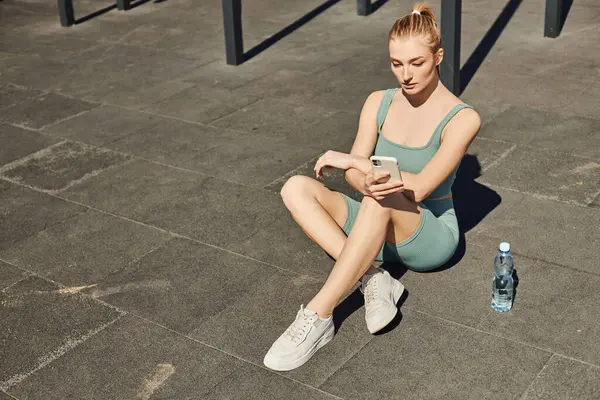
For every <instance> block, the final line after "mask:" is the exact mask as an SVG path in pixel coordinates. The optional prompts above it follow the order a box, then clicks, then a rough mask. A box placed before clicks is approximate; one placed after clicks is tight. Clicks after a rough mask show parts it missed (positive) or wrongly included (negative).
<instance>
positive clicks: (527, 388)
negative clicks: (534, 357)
mask: <svg viewBox="0 0 600 400" xmlns="http://www.w3.org/2000/svg"><path fill="white" fill-rule="evenodd" d="M555 354H556V353H552V354H551V355H550V357H548V359H547V360H546V362H545V363H544V365H542V368H540V370H539V371H538V373H537V374H536V375H535V377H534V378H533V379H532V380H531V382H530V383H529V385H528V386H527V387H526V388H525V390H524V391H523V394H522V395H521V396H520V397H519V400H523V399H524V398H525V395H527V392H528V391H529V389H531V387H532V386H533V384H534V383H535V381H537V379H538V378H539V377H540V376H541V375H542V373H543V372H544V371H545V370H546V368H547V367H548V363H549V362H550V360H552V357H554V355H555Z"/></svg>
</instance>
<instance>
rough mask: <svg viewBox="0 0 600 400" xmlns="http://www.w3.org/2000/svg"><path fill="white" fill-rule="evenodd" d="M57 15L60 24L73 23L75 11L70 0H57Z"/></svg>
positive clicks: (67, 24)
mask: <svg viewBox="0 0 600 400" xmlns="http://www.w3.org/2000/svg"><path fill="white" fill-rule="evenodd" d="M58 15H59V16H60V24H61V25H62V26H71V25H73V24H74V23H75V12H74V11H73V1H72V0H58Z"/></svg>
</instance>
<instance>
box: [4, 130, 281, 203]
mask: <svg viewBox="0 0 600 400" xmlns="http://www.w3.org/2000/svg"><path fill="white" fill-rule="evenodd" d="M11 125H13V126H17V127H19V126H18V125H14V124H11ZM27 130H29V131H32V132H38V133H41V134H43V135H44V136H48V137H51V138H55V139H56V138H60V139H63V140H61V141H59V142H57V143H54V144H52V145H50V146H47V147H44V148H43V149H41V150H38V151H36V152H35V153H31V154H28V155H26V156H24V157H22V158H19V159H17V160H15V161H13V162H11V163H8V164H5V165H3V166H1V167H0V179H3V180H6V181H8V182H11V183H15V184H18V185H22V186H25V187H27V188H29V189H34V190H37V191H40V192H43V193H46V194H54V193H58V192H62V191H64V190H66V189H69V188H70V187H71V186H73V185H76V184H78V183H81V182H83V181H85V180H87V179H89V178H93V177H94V176H96V175H99V174H101V173H102V172H104V171H107V170H110V169H113V168H118V167H121V166H124V165H128V164H131V163H133V162H134V161H135V160H143V161H146V162H149V163H151V164H156V165H160V166H163V167H167V168H172V169H177V170H180V171H184V172H190V173H193V174H196V175H201V176H204V177H206V178H214V179H217V180H220V181H223V182H227V183H230V184H232V185H238V186H242V187H246V188H249V189H254V190H267V191H268V192H271V191H270V190H268V189H264V187H260V186H250V185H246V184H244V183H240V182H234V181H230V180H227V179H224V178H222V177H219V176H215V175H210V174H205V173H203V172H200V171H195V170H192V169H187V168H183V167H178V166H176V165H171V164H165V163H161V162H160V161H155V160H151V159H149V158H145V157H141V156H137V155H134V154H130V153H124V152H122V151H118V150H114V149H111V148H108V147H103V146H96V145H93V144H89V143H86V142H82V141H79V140H73V139H70V138H65V137H63V136H55V135H51V134H49V133H48V132H44V131H39V130H36V129H31V128H28V129H27ZM136 132H139V131H136ZM136 132H134V133H136ZM122 139H125V138H121V139H117V140H115V141H114V142H110V143H107V144H111V143H115V142H118V141H119V140H122ZM65 142H72V143H77V144H82V145H84V146H86V147H94V148H96V149H100V150H105V151H107V152H112V153H116V154H119V155H122V156H126V157H128V158H129V159H128V160H125V161H123V162H121V163H118V164H113V165H110V166H108V167H106V168H104V169H101V170H97V171H95V172H97V173H96V174H92V173H89V174H86V175H85V176H83V177H81V178H79V179H77V180H75V181H72V182H70V183H69V184H68V185H67V186H65V187H63V188H60V189H55V190H47V189H41V188H37V187H35V186H31V185H28V184H26V183H23V182H20V181H17V180H15V179H12V178H9V177H6V176H4V175H2V173H3V172H4V171H5V170H10V169H11V168H12V167H14V166H18V165H20V164H22V163H25V162H27V161H29V160H30V159H32V158H35V157H34V156H35V154H37V153H39V152H42V151H45V150H48V149H50V148H51V147H55V146H58V145H60V144H63V143H65ZM215 147H217V146H214V147H212V148H215ZM209 150H210V149H209ZM88 175H89V176H88ZM84 178H85V179H84Z"/></svg>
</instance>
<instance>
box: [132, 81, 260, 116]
mask: <svg viewBox="0 0 600 400" xmlns="http://www.w3.org/2000/svg"><path fill="white" fill-rule="evenodd" d="M257 100H258V97H257V96H256V95H247V96H244V95H239V94H238V93H235V92H231V91H229V90H226V89H219V88H212V89H210V90H206V89H205V88H204V87H202V86H192V87H190V88H188V89H185V90H183V91H180V92H178V93H176V94H174V95H172V96H170V97H168V98H166V99H164V100H160V101H158V102H155V103H153V104H150V105H148V106H145V107H142V110H144V111H149V112H154V113H157V114H162V115H168V116H170V117H176V118H180V119H184V120H188V121H195V122H202V123H208V122H211V121H213V120H215V119H217V118H220V117H222V116H224V115H227V114H229V113H232V112H234V111H236V110H237V109H239V108H240V107H244V106H246V105H248V104H250V103H253V102H255V101H257Z"/></svg>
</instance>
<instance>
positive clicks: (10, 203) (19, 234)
mask: <svg viewBox="0 0 600 400" xmlns="http://www.w3.org/2000/svg"><path fill="white" fill-rule="evenodd" d="M84 210H85V208H84V207H81V206H78V205H76V204H73V203H69V202H66V201H64V200H60V199H57V198H56V197H52V196H49V195H47V194H44V193H39V192H36V191H34V190H31V189H28V188H24V187H22V186H18V185H15V184H12V183H9V182H6V181H3V180H0V226H2V228H3V229H1V230H0V249H5V248H7V247H10V246H11V245H12V244H13V243H15V242H18V241H19V240H22V239H24V238H26V237H28V236H30V235H33V234H36V233H38V232H40V231H41V230H44V229H46V228H48V227H50V226H52V225H55V224H57V223H59V222H61V221H63V220H65V219H67V218H69V217H72V216H74V215H76V214H78V213H80V212H82V211H84Z"/></svg>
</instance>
